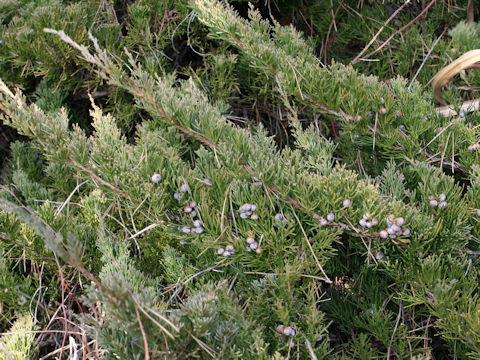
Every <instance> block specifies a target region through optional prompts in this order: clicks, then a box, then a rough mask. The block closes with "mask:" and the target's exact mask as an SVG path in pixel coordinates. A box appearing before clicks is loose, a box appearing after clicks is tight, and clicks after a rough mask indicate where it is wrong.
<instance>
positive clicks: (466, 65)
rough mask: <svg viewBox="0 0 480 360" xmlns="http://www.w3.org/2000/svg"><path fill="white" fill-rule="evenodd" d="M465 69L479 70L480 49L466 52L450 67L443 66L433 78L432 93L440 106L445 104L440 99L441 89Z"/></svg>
mask: <svg viewBox="0 0 480 360" xmlns="http://www.w3.org/2000/svg"><path fill="white" fill-rule="evenodd" d="M466 69H480V49H476V50H470V51H468V52H466V53H465V54H463V55H462V56H460V57H459V58H458V59H457V60H455V61H454V62H452V63H451V64H450V65H447V66H445V67H444V68H443V69H442V70H440V71H439V72H438V73H437V74H436V75H435V76H434V77H433V81H432V85H433V93H434V94H435V98H436V99H437V100H438V101H439V102H440V103H441V104H442V105H446V104H447V103H446V102H445V100H444V99H443V97H442V88H443V87H444V86H445V85H447V84H448V83H449V82H450V80H451V79H452V78H453V77H454V76H455V75H457V74H458V73H459V72H460V71H462V70H466Z"/></svg>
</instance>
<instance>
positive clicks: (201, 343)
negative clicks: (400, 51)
mask: <svg viewBox="0 0 480 360" xmlns="http://www.w3.org/2000/svg"><path fill="white" fill-rule="evenodd" d="M7 4H8V3H7ZM35 4H36V3H35ZM79 4H83V3H79ZM178 4H180V5H184V7H183V8H181V9H180V8H179V9H180V10H182V11H189V10H193V11H195V12H194V13H191V14H190V15H189V16H187V17H186V18H184V19H185V22H186V24H184V23H179V24H178V27H179V28H180V27H183V26H185V27H187V28H186V29H185V30H184V31H186V34H187V40H186V41H187V42H188V46H189V48H190V46H191V47H192V48H191V49H196V50H195V51H198V52H199V53H200V54H202V55H203V60H202V61H203V64H202V66H199V67H194V66H193V65H192V64H190V66H189V67H185V68H183V69H182V71H181V73H178V72H173V71H172V68H171V64H169V63H168V62H167V61H165V60H162V61H156V60H153V58H152V56H154V55H153V53H157V55H158V54H159V52H158V51H160V50H159V49H164V48H166V47H167V45H166V44H165V43H162V41H166V37H162V39H163V40H161V39H156V40H155V41H158V43H156V45H155V46H154V45H152V43H154V42H155V41H154V40H153V39H154V38H155V37H156V36H157V35H158V34H153V32H151V31H150V30H151V28H150V26H157V25H158V24H157V23H154V24H155V25H152V24H150V23H149V20H147V19H151V18H152V17H154V18H155V14H154V13H153V12H152V11H153V10H152V9H153V8H155V7H154V4H153V3H150V2H134V3H132V4H130V5H129V6H128V7H126V8H125V9H127V13H128V14H129V16H130V17H131V18H130V22H128V26H127V28H128V35H127V36H122V37H121V39H122V40H121V42H122V44H123V45H125V49H124V50H120V47H119V46H113V45H112V44H113V43H114V41H113V40H112V42H109V41H106V40H105V38H102V37H101V36H99V35H98V34H97V33H95V32H93V31H92V32H88V31H87V32H85V33H84V36H83V37H80V38H77V37H76V36H75V37H74V34H71V33H70V32H69V31H70V30H69V28H64V27H55V29H52V28H46V29H44V30H42V31H43V32H42V35H41V37H42V39H44V40H42V41H45V42H46V43H48V44H52V45H51V46H52V47H53V48H54V47H55V46H57V45H58V44H61V45H58V46H59V47H60V48H62V49H64V51H65V53H64V56H66V54H68V59H70V61H71V62H72V67H73V68H75V69H77V67H78V69H89V71H90V73H89V79H91V80H92V81H94V82H96V83H97V84H101V85H102V86H104V87H105V88H106V89H109V91H110V92H111V94H117V95H118V94H121V96H120V95H118V96H120V98H119V100H118V101H119V104H120V106H126V107H127V108H128V109H130V110H129V111H132V114H134V115H132V117H129V119H130V121H131V122H130V123H129V124H130V125H135V127H134V130H132V128H133V126H132V128H128V129H126V128H125V119H126V118H117V117H116V112H113V113H112V112H109V111H108V110H109V109H110V108H109V105H108V102H105V103H102V102H101V101H99V100H98V99H94V98H93V97H90V103H89V105H88V106H89V108H90V112H89V116H90V119H91V122H90V124H89V128H85V127H84V126H82V122H77V121H76V119H75V116H76V115H75V114H74V112H75V111H74V108H70V110H66V108H65V107H61V105H62V104H63V103H64V102H65V101H66V100H65V99H66V98H65V97H62V96H56V95H55V96H52V94H51V93H49V91H48V89H50V88H51V86H52V83H51V81H52V79H56V75H52V76H51V77H50V76H47V75H45V76H44V77H43V80H42V82H41V83H40V85H39V86H38V87H37V88H36V92H35V95H34V97H33V100H35V101H32V99H30V98H29V97H27V96H26V95H28V91H27V90H26V91H24V92H22V91H21V90H19V89H17V90H15V91H13V90H12V87H11V86H10V85H11V79H7V80H9V81H10V82H8V84H9V85H7V83H5V82H4V81H1V80H0V109H1V111H2V113H3V115H2V120H3V123H4V124H5V125H7V126H9V127H11V128H13V129H15V130H16V131H18V133H19V134H21V135H23V136H25V137H27V138H28V139H30V142H28V143H25V142H16V143H14V144H12V146H11V160H10V164H9V168H8V177H7V180H8V181H7V182H5V184H6V185H5V186H3V185H2V187H1V188H0V238H1V251H2V253H3V254H4V258H3V259H2V262H1V263H0V280H1V283H2V284H3V285H2V286H3V287H2V288H0V301H1V303H2V314H4V315H5V319H4V320H2V328H4V329H5V330H7V329H11V332H12V333H15V335H11V334H6V335H4V338H2V344H6V345H5V346H2V348H1V349H2V351H4V352H5V354H6V355H5V356H6V358H9V356H10V355H9V352H11V353H13V352H14V351H16V352H18V353H19V354H22V355H23V354H26V355H24V356H28V355H30V354H33V353H34V351H40V352H42V351H43V352H49V351H55V349H46V347H42V346H40V347H39V348H38V349H35V346H34V344H33V342H34V340H38V343H41V342H42V340H43V338H44V336H46V333H45V334H42V335H39V336H38V337H37V336H32V332H31V331H29V329H30V330H32V329H37V328H38V329H46V330H48V329H50V328H51V327H53V328H55V329H59V330H58V331H59V332H61V333H60V335H58V336H57V337H54V338H53V339H55V340H56V341H57V342H58V343H59V344H62V343H64V344H66V343H67V341H68V344H69V349H68V350H62V351H63V353H62V355H60V357H61V356H63V357H67V356H74V355H73V354H77V355H78V356H80V355H82V356H85V357H86V358H99V359H190V358H200V359H209V358H214V359H293V358H299V359H325V358H332V359H347V358H355V359H357V358H358V359H372V358H392V359H393V358H396V359H403V358H418V359H419V358H433V357H435V358H442V357H443V358H459V359H467V358H472V359H480V317H479V316H480V315H479V314H480V299H479V295H478V294H479V287H478V280H479V279H478V276H479V270H480V267H479V266H480V264H479V263H478V254H479V251H480V248H479V234H480V210H479V209H480V197H479V195H478V194H479V193H480V163H479V159H478V156H479V152H478V151H477V150H475V149H474V150H472V149H471V145H472V144H474V143H475V142H476V141H478V136H479V134H478V131H479V130H478V125H476V123H475V121H477V120H476V118H475V116H476V115H472V118H471V119H469V120H470V121H465V120H464V119H462V118H458V119H452V118H446V117H443V116H442V115H438V114H437V113H436V112H435V109H434V104H433V101H432V99H431V96H430V95H428V94H427V93H426V92H425V91H424V90H423V89H422V87H421V85H420V84H418V83H414V84H413V86H412V87H409V84H408V82H407V81H406V80H405V79H403V78H401V77H398V78H396V79H393V80H391V81H390V83H389V84H386V83H385V82H382V81H381V80H379V79H378V78H377V77H374V76H366V75H362V74H361V73H359V71H358V70H356V69H353V68H352V67H348V66H346V65H343V64H340V63H332V65H330V66H328V67H325V66H323V65H322V64H321V61H320V59H319V58H318V57H317V55H316V52H315V49H314V45H315V44H314V41H312V40H305V39H304V37H303V35H302V33H300V32H298V31H297V30H296V29H295V28H294V27H292V26H281V25H280V24H279V23H278V22H276V21H272V22H269V21H267V20H265V19H263V18H262V15H261V14H260V12H259V11H256V10H254V9H253V7H251V9H250V12H249V20H247V19H244V18H242V17H240V15H238V13H237V12H236V11H235V10H234V8H233V7H232V6H231V5H228V4H226V3H223V2H219V1H216V0H202V1H200V0H197V1H191V2H190V3H189V4H188V8H187V5H186V4H184V3H183V2H179V3H178ZM83 5H85V6H87V5H86V3H85V4H83ZM156 5H157V6H160V5H159V4H156ZM32 6H33V5H32ZM59 6H60V5H59ZM68 6H73V5H68ZM78 6H80V5H78ZM162 6H167V5H165V4H163V5H162ZM87 7H88V6H87ZM9 9H10V10H9V11H10V12H6V13H5V14H7V15H5V17H4V18H1V19H2V21H3V22H6V21H7V20H8V19H11V18H13V16H14V14H15V11H14V10H13V8H12V7H10V8H9ZM162 9H163V8H162ZM62 11H66V10H62ZM79 11H80V10H79ZM8 14H11V15H8ZM119 14H120V13H118V14H117V13H108V12H106V13H102V15H98V14H97V15H95V18H96V19H98V16H100V17H101V16H111V17H113V16H114V15H115V16H118V15H119ZM125 16H126V15H125ZM168 16H173V15H172V13H169V15H168ZM194 16H196V18H197V19H198V20H199V22H197V23H196V25H195V28H196V29H198V32H197V35H196V36H197V37H193V35H192V38H190V35H191V34H190V32H189V31H192V29H191V28H190V26H193V25H192V23H193V20H194V19H193V17H194ZM166 19H167V18H163V20H166ZM156 20H159V19H158V18H156ZM105 21H106V20H105ZM110 25H111V24H110ZM105 26H107V25H105ZM111 26H113V25H111ZM115 26H116V25H115ZM115 26H113V28H114V29H116V30H115V33H118V29H119V28H118V27H115ZM165 26H166V25H165ZM130 27H131V28H130ZM109 28H110V27H109ZM112 31H113V30H112ZM175 31H177V30H175ZM475 31H477V30H476V28H475V27H472V26H467V25H459V26H458V27H456V28H455V29H454V30H452V38H453V39H457V40H455V41H459V42H460V43H463V42H464V40H461V39H462V38H468V36H474V35H472V32H475ZM199 33H203V34H206V33H208V34H209V37H210V38H209V40H208V41H206V40H205V39H199V38H198V34H199ZM192 34H193V33H192ZM165 36H166V35H165ZM87 37H88V39H89V40H87ZM137 37H145V39H146V40H145V39H144V40H142V41H144V42H146V43H139V42H136V41H134V39H137ZM107 40H108V39H107ZM110 40H111V39H110ZM209 42H210V43H209ZM147 43H148V44H149V46H151V47H152V48H148V47H147ZM55 44H57V45H55ZM212 44H213V45H212ZM137 45H138V47H137ZM153 46H154V47H153ZM212 47H213V48H215V49H214V50H212V51H211V53H210V52H208V51H210V49H211V48H212ZM147 50H148V51H147ZM150 51H151V52H150ZM197 55H198V54H197ZM210 55H211V56H210ZM198 56H201V55H198ZM26 57H27V58H28V56H26ZM5 59H6V58H4V61H5V62H6V63H8V62H9V61H10V60H5ZM53 68H55V69H56V70H58V68H56V67H55V66H53ZM67 74H68V73H67ZM67 77H68V76H67ZM472 79H474V78H473V77H472ZM60 80H61V79H60ZM69 80H71V81H75V82H77V81H78V84H82V83H81V82H80V81H79V79H78V78H73V80H72V79H71V78H70V79H69ZM472 81H474V80H472ZM60 83H61V85H59V88H62V86H65V88H68V86H71V85H68V82H67V81H60ZM62 84H63V85H62ZM246 84H251V85H252V89H250V92H249V93H248V94H249V95H252V94H255V95H256V96H258V97H259V98H260V97H262V96H263V97H264V98H265V99H269V100H271V101H272V103H273V104H275V106H278V107H279V111H280V112H281V113H282V112H283V114H284V115H282V116H285V119H286V121H288V123H287V124H286V125H284V127H285V132H286V131H288V136H289V137H290V143H289V145H290V146H277V144H278V142H277V140H278V136H279V135H282V134H278V133H275V131H273V132H272V131H271V130H272V129H270V128H266V127H265V126H263V125H262V124H261V123H255V122H253V121H252V119H249V120H248V121H247V122H246V123H245V124H244V125H245V126H241V125H239V124H236V123H234V122H233V121H232V119H234V118H237V119H238V117H235V116H232V115H231V114H229V105H230V106H232V104H235V101H236V100H237V99H235V97H236V96H238V95H239V94H240V92H241V91H244V90H243V89H244V86H245V85H246ZM25 92H26V93H25ZM114 99H115V97H113V96H112V97H111V98H110V99H109V100H108V101H114ZM102 105H103V106H104V107H103V109H102V107H101V106H102ZM274 108H275V107H274ZM469 116H470V115H469ZM134 119H135V121H134ZM305 119H306V120H307V121H306V123H305ZM332 126H334V128H333V129H332ZM287 127H288V130H287ZM328 131H332V132H331V135H332V136H331V138H330V139H328V138H327V137H326V136H325V135H327V132H328ZM334 131H335V133H334ZM272 134H274V135H275V136H272ZM22 261H23V263H22ZM14 283H18V284H19V285H17V286H15V285H13V284H14ZM45 284H48V285H47V286H48V287H49V288H53V289H51V290H48V289H44V287H45ZM53 284H55V286H54V285H53ZM19 296H22V297H23V298H24V299H25V302H19V300H18V299H19ZM52 303H54V304H56V305H55V310H58V312H57V313H55V315H53V316H52V314H51V311H50V308H51V307H52V305H51V304H52ZM26 304H28V305H26ZM55 310H54V311H55ZM27 312H30V314H31V315H27V316H26V315H24V314H25V313H27ZM59 314H60V315H59ZM28 316H30V317H28ZM67 320H68V321H67ZM14 321H15V323H14ZM13 323H14V324H13ZM12 324H13V326H12ZM17 324H20V325H17ZM67 324H70V325H67ZM72 324H73V329H75V330H72V329H71V328H70V330H68V329H69V326H72ZM17 327H18V328H21V329H20V330H16V329H17ZM65 329H67V333H69V334H70V335H69V336H70V337H69V338H66V337H65V338H62V335H63V334H64V333H65ZM53 332H54V331H53ZM12 339H13V340H12ZM6 341H9V343H6ZM32 349H33V350H32ZM65 349H66V348H65ZM7 351H9V352H7ZM14 356H17V355H16V353H15V355H14ZM18 356H21V355H18Z"/></svg>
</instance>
